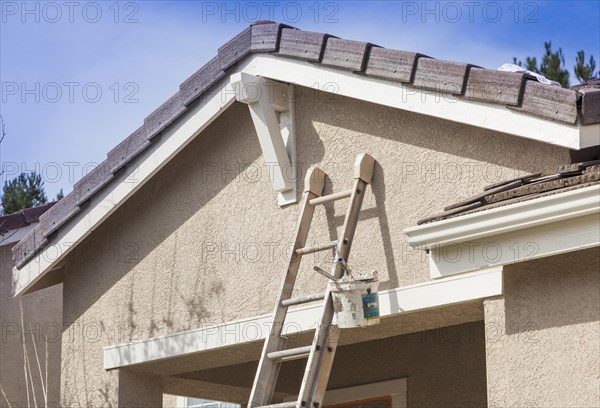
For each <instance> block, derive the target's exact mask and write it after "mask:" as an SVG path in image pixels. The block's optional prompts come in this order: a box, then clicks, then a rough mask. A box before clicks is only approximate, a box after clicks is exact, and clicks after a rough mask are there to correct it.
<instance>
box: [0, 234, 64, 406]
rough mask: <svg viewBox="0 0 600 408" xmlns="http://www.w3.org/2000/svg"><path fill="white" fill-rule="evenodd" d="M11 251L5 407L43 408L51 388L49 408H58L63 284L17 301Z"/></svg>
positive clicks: (3, 326) (6, 259)
mask: <svg viewBox="0 0 600 408" xmlns="http://www.w3.org/2000/svg"><path fill="white" fill-rule="evenodd" d="M11 247H12V245H4V246H1V247H0V257H1V259H0V386H1V390H0V407H8V406H12V407H25V406H27V405H28V402H29V403H30V404H31V406H33V403H34V399H35V401H37V402H38V403H39V404H42V405H40V406H43V403H44V400H45V397H44V391H45V390H47V391H46V392H47V398H48V399H47V401H48V406H49V407H57V406H58V404H59V403H60V351H61V345H60V341H61V334H62V285H56V286H52V287H49V288H46V289H43V290H40V291H38V292H35V293H32V294H30V295H26V296H23V297H22V298H20V299H19V298H17V299H15V298H13V297H12V288H11V284H12V267H13V263H12V256H11V252H10V249H11ZM21 307H22V311H23V314H22V315H21ZM21 318H23V319H21ZM23 338H24V339H25V344H23ZM25 355H27V357H28V360H29V362H28V363H26V360H25V358H24V356H25ZM38 364H39V365H38ZM46 366H47V367H48V370H47V373H48V376H47V378H46ZM25 370H27V373H28V375H29V379H28V383H26V380H25ZM40 370H41V372H42V375H41V376H40ZM26 384H28V385H29V399H28V392H27V385H26ZM1 391H3V392H4V394H3V393H2V392H1Z"/></svg>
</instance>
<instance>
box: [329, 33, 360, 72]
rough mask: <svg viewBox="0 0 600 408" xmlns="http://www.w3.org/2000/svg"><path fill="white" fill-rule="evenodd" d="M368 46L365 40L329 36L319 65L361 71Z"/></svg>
mask: <svg viewBox="0 0 600 408" xmlns="http://www.w3.org/2000/svg"><path fill="white" fill-rule="evenodd" d="M368 46H369V44H368V43H366V42H361V41H352V40H343V39H341V38H335V37H329V38H327V43H326V44H325V51H324V52H323V59H322V60H321V65H323V66H326V67H335V68H342V69H349V70H351V71H355V72H356V71H362V70H363V68H364V64H365V59H366V58H365V57H366V54H367V47H368Z"/></svg>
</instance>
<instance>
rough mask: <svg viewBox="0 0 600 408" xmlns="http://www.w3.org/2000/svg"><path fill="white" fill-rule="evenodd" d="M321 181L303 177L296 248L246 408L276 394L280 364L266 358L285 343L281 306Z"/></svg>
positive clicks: (316, 175) (318, 176)
mask: <svg viewBox="0 0 600 408" xmlns="http://www.w3.org/2000/svg"><path fill="white" fill-rule="evenodd" d="M324 178H325V173H323V171H322V170H320V169H318V168H311V169H309V171H308V172H307V175H306V181H305V188H304V197H303V199H302V202H301V204H300V215H299V217H298V222H297V224H296V232H295V245H294V248H293V249H292V251H291V252H292V253H291V255H290V257H289V263H288V265H287V269H286V274H285V279H284V281H283V282H282V284H281V287H280V291H279V297H278V299H277V301H276V303H275V310H274V312H273V322H272V324H271V328H270V333H269V336H268V337H267V338H266V339H265V343H264V345H263V351H262V355H261V358H260V361H259V365H258V370H257V372H256V376H255V378H254V383H253V386H252V392H251V394H250V400H249V403H248V406H249V407H256V406H262V405H265V404H269V403H270V401H271V399H272V398H273V393H274V392H275V383H276V380H277V375H278V374H279V368H280V366H281V362H276V361H271V360H270V359H269V358H268V355H269V353H272V352H275V351H279V350H281V349H282V348H283V345H284V343H285V340H284V339H282V337H281V333H282V330H283V324H284V322H285V316H286V314H287V313H286V312H287V306H283V305H282V302H283V301H284V300H287V299H289V298H291V296H292V292H293V290H294V284H295V282H296V276H297V275H298V269H299V267H300V261H301V258H302V256H301V255H297V254H296V250H297V249H298V248H302V247H304V245H305V243H306V239H307V237H308V232H309V230H310V224H311V221H312V217H313V214H314V210H315V206H312V205H310V200H312V199H314V198H317V197H319V196H320V195H321V194H322V192H323V187H324Z"/></svg>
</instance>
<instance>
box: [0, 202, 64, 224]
mask: <svg viewBox="0 0 600 408" xmlns="http://www.w3.org/2000/svg"><path fill="white" fill-rule="evenodd" d="M54 204H56V201H52V202H50V203H46V204H42V205H38V206H37V207H31V208H25V209H23V210H20V211H17V212H14V213H12V214H8V215H2V216H0V232H4V231H9V230H14V229H18V228H22V227H25V226H27V225H29V224H33V223H34V222H38V221H39V219H40V216H41V215H42V214H43V213H45V212H46V211H48V209H49V208H50V207H52V206H53V205H54Z"/></svg>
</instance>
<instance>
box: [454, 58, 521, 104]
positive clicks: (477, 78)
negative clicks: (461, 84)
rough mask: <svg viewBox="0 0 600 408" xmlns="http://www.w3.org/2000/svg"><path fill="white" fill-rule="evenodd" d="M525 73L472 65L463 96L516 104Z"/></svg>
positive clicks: (478, 99) (519, 96) (518, 101)
mask: <svg viewBox="0 0 600 408" xmlns="http://www.w3.org/2000/svg"><path fill="white" fill-rule="evenodd" d="M524 80H525V75H524V74H522V73H516V72H504V71H496V70H493V69H484V68H477V67H473V68H471V70H470V71H469V77H468V80H467V90H466V93H465V97H466V98H468V99H471V100H475V101H483V102H491V103H499V104H502V105H510V106H517V105H519V103H520V98H521V90H522V83H523V81H524Z"/></svg>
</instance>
